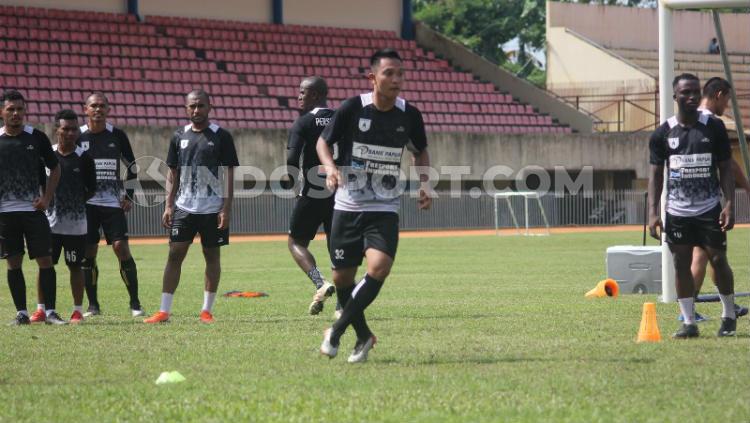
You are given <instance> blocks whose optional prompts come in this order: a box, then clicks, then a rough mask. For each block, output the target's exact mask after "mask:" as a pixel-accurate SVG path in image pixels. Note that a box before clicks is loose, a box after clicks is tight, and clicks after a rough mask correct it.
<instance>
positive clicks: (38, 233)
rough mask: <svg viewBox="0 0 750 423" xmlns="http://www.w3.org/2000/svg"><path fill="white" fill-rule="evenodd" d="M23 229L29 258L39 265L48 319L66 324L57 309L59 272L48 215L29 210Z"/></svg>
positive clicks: (40, 281)
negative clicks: (57, 270) (54, 260)
mask: <svg viewBox="0 0 750 423" xmlns="http://www.w3.org/2000/svg"><path fill="white" fill-rule="evenodd" d="M23 230H24V234H25V236H26V245H27V247H28V250H29V258H31V259H35V260H36V262H37V265H38V266H39V288H40V289H41V291H42V298H44V304H45V306H46V307H45V308H46V310H45V313H46V319H45V323H47V324H51V325H64V324H66V323H67V322H65V321H64V320H62V318H60V315H59V314H57V311H56V310H55V307H56V302H57V274H56V272H55V267H54V265H53V262H52V255H51V252H52V234H51V232H50V228H49V221H48V220H47V216H45V215H44V213H43V212H41V211H35V212H29V213H26V214H24V217H23Z"/></svg>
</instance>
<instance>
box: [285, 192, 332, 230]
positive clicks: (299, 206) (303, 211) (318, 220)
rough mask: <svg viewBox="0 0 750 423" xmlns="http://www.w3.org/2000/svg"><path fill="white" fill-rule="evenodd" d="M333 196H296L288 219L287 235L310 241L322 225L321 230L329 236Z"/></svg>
mask: <svg viewBox="0 0 750 423" xmlns="http://www.w3.org/2000/svg"><path fill="white" fill-rule="evenodd" d="M333 204H334V197H333V196H332V195H331V196H329V197H328V198H320V199H318V198H310V197H306V196H301V197H297V202H296V203H295V204H294V210H293V211H292V218H291V220H290V221H289V236H291V237H292V238H294V239H297V240H301V241H311V240H313V239H314V238H315V234H317V233H318V228H319V227H320V225H321V224H322V225H323V230H324V231H325V233H326V235H327V236H328V237H329V238H330V235H331V220H332V219H333Z"/></svg>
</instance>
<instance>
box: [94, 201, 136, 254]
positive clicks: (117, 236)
mask: <svg viewBox="0 0 750 423" xmlns="http://www.w3.org/2000/svg"><path fill="white" fill-rule="evenodd" d="M86 220H87V221H88V235H87V242H88V243H89V244H98V243H99V240H100V239H101V235H100V232H99V229H100V228H101V229H102V231H103V232H104V239H106V240H107V245H112V243H113V242H115V241H127V240H128V220H127V219H126V218H125V212H124V211H123V210H122V209H121V208H119V207H105V206H93V205H91V204H86Z"/></svg>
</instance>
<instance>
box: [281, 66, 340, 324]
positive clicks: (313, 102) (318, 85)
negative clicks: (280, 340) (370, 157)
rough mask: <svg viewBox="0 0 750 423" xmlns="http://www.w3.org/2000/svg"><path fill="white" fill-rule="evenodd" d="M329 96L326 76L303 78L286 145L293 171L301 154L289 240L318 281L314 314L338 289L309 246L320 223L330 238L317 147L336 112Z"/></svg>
mask: <svg viewBox="0 0 750 423" xmlns="http://www.w3.org/2000/svg"><path fill="white" fill-rule="evenodd" d="M327 96H328V85H327V84H326V81H325V80H324V79H323V78H321V77H318V76H311V77H308V78H305V79H303V80H302V82H301V83H300V85H299V96H298V97H297V101H298V105H299V108H300V110H301V115H300V117H298V118H297V120H295V121H294V124H293V125H292V128H291V129H290V130H289V141H288V143H287V147H286V164H287V166H289V167H290V171H291V170H292V169H297V168H299V165H300V157H302V189H301V190H300V193H299V196H298V197H297V202H296V203H295V205H294V210H293V211H292V217H291V219H290V222H289V239H288V241H287V244H288V246H289V252H290V253H291V254H292V258H294V261H295V262H296V263H297V265H298V266H299V267H300V269H302V271H303V272H305V274H306V275H307V277H308V278H310V280H311V281H312V283H313V285H315V295H314V296H313V301H312V303H311V304H310V307H309V310H308V311H309V312H310V314H313V315H315V314H318V313H320V312H321V311H323V304H324V302H325V300H326V299H328V297H330V296H331V295H333V293H334V292H335V291H336V288H335V287H334V286H333V284H332V283H330V282H328V281H327V280H325V278H324V277H323V276H322V275H321V274H320V269H318V266H317V263H316V262H315V257H313V255H312V253H310V250H309V249H308V247H309V246H310V241H312V240H313V239H314V238H315V235H316V234H317V233H318V228H319V227H320V225H321V224H322V225H323V230H324V231H325V233H326V243H329V242H330V238H331V218H332V217H333V202H334V200H333V194H332V193H331V192H330V191H328V190H326V189H325V175H322V176H321V174H320V173H319V171H320V169H319V168H320V160H319V159H318V153H317V152H316V151H315V148H316V145H317V142H318V138H319V137H320V133H321V132H323V129H324V128H325V127H326V125H328V122H330V120H331V116H333V112H334V110H333V109H330V108H328V106H327V105H326V99H327ZM337 308H338V307H337Z"/></svg>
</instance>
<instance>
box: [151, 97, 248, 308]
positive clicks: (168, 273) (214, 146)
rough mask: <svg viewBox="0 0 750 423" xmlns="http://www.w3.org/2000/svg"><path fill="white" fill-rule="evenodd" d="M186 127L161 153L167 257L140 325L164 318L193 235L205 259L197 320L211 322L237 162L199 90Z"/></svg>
mask: <svg viewBox="0 0 750 423" xmlns="http://www.w3.org/2000/svg"><path fill="white" fill-rule="evenodd" d="M186 100H187V101H186V104H185V110H186V111H187V115H188V117H189V118H190V121H191V123H190V125H186V126H185V127H184V128H180V129H179V130H177V132H175V134H174V136H173V137H172V139H171V141H170V142H169V151H168V152H167V166H169V175H168V177H167V201H166V204H165V209H164V215H163V216H162V225H163V226H164V227H165V228H167V229H168V230H169V257H168V259H167V265H166V266H165V268H164V277H163V282H162V295H161V306H160V308H159V311H158V312H156V313H155V314H154V315H153V316H151V317H149V318H147V319H145V320H144V323H162V322H166V321H168V320H169V317H170V313H171V309H172V299H173V297H174V293H175V291H176V290H177V285H178V284H179V283H180V272H181V269H182V262H183V260H185V256H186V255H187V252H188V249H189V248H190V244H191V243H192V242H193V238H194V237H195V235H196V234H197V233H200V235H201V245H202V246H203V257H204V258H205V260H206V271H205V290H204V292H203V308H202V309H201V313H200V320H201V321H202V322H203V323H212V322H213V321H214V318H213V315H212V314H211V309H212V307H213V303H214V300H215V298H216V290H217V289H218V287H219V277H220V275H221V261H220V259H221V255H220V248H219V247H221V246H224V245H227V244H228V243H229V221H230V216H231V211H232V196H233V194H234V167H236V166H239V161H238V159H237V152H236V150H235V147H234V139H233V138H232V135H231V134H230V133H229V132H227V131H225V130H224V129H223V128H221V127H220V126H219V125H217V124H215V123H211V122H210V121H209V119H208V115H209V112H210V111H211V101H210V98H209V96H208V93H206V92H205V91H203V90H195V91H192V92H190V93H189V94H188V95H187V98H186Z"/></svg>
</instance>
